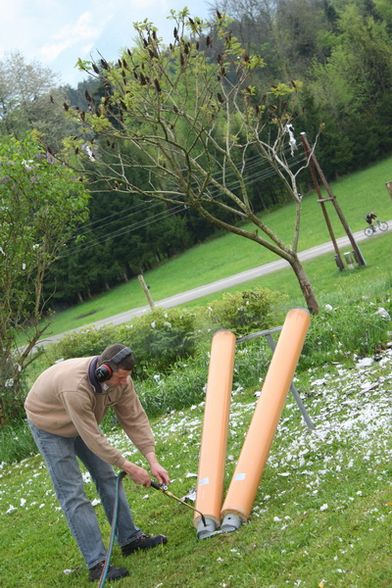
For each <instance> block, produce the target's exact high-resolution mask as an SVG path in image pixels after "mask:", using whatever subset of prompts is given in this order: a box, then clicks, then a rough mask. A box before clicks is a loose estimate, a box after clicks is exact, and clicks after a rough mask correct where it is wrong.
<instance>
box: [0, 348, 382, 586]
mask: <svg viewBox="0 0 392 588" xmlns="http://www.w3.org/2000/svg"><path fill="white" fill-rule="evenodd" d="M379 359H380V358H379ZM368 363H369V364H371V365H367V364H366V362H364V361H363V360H362V361H357V363H356V364H355V363H354V365H353V367H351V368H350V367H347V366H343V365H339V364H330V365H328V364H326V365H325V366H323V367H322V368H318V369H313V368H312V369H309V370H307V371H304V372H302V373H301V375H300V377H299V378H298V379H297V381H296V385H297V387H298V389H299V390H300V392H301V395H302V397H303V399H304V402H305V404H306V406H307V409H308V411H309V413H310V415H311V416H312V419H313V420H314V422H315V424H316V427H317V428H316V430H315V431H314V432H311V431H309V430H308V429H307V428H306V427H305V426H304V424H303V422H302V420H301V417H300V414H299V411H298V409H297V407H296V405H295V403H294V401H293V400H292V398H289V400H288V402H287V405H286V408H285V410H284V413H283V417H282V419H281V421H280V424H279V426H278V431H277V435H276V438H275V440H274V443H273V446H272V451H271V454H270V458H269V460H268V463H267V466H266V469H265V472H264V475H263V478H262V481H261V484H260V486H259V490H258V493H257V496H256V499H255V503H254V508H253V511H252V514H251V516H250V519H249V522H248V523H247V524H245V525H243V526H242V527H241V528H240V529H239V530H238V531H236V532H235V533H232V534H228V535H220V536H216V537H214V538H211V539H208V540H204V541H199V540H197V538H196V533H195V529H194V528H193V516H192V513H191V512H190V511H189V510H188V509H186V508H184V507H182V506H181V505H179V504H177V503H176V502H174V501H173V500H171V499H170V498H167V497H165V496H163V495H162V494H161V493H158V492H156V491H155V490H153V489H145V488H139V487H136V486H135V485H134V484H133V483H132V482H130V481H129V480H126V481H124V486H125V489H126V492H127V495H128V496H129V500H130V502H131V504H132V508H133V511H134V514H135V519H136V521H137V523H138V524H139V525H140V526H141V527H142V528H143V529H144V530H145V531H146V532H164V533H166V534H167V535H168V539H169V541H168V544H167V546H165V547H164V548H158V549H155V550H152V551H150V552H148V553H139V554H135V555H133V556H131V557H130V558H129V559H123V558H122V556H121V554H120V551H119V548H118V547H117V546H115V548H114V552H113V558H112V561H113V563H115V564H117V565H125V566H126V567H128V568H129V570H130V577H129V578H125V579H124V580H122V581H119V582H118V583H117V584H116V585H117V586H119V588H120V587H121V586H124V587H125V586H129V587H131V586H133V587H134V586H143V587H145V588H180V587H181V588H182V587H184V586H185V587H187V588H249V587H252V586H253V587H255V588H283V587H285V586H291V587H296V586H301V587H303V588H315V587H319V588H347V587H350V588H389V587H390V586H391V585H392V569H391V565H390V563H391V560H390V555H391V554H390V546H391V522H392V520H391V519H392V502H391V500H392V497H391V490H392V488H391V457H392V444H391V433H392V419H391V418H390V417H391V407H390V390H391V386H392V375H391V374H392V349H389V350H386V351H385V352H384V355H383V357H382V359H381V360H380V361H378V362H374V361H373V362H372V360H371V359H369V362H368ZM255 402H256V399H255V397H254V389H252V390H244V389H243V388H242V386H241V382H238V381H235V382H234V391H233V396H232V406H231V420H230V435H229V447H228V454H227V475H226V482H225V483H226V486H227V485H228V483H229V481H230V478H231V475H232V472H233V469H234V465H235V462H236V459H237V457H238V455H239V451H240V448H241V445H242V442H243V435H244V432H245V431H246V430H247V427H248V424H249V421H250V418H251V415H252V413H253V410H254V406H255ZM203 408H204V405H203V403H201V404H199V405H195V406H193V407H192V408H190V409H187V410H183V411H178V412H174V411H173V412H172V413H171V414H169V415H166V416H164V417H162V418H160V419H158V420H156V421H155V422H154V423H153V426H154V431H155V435H156V438H157V442H158V446H157V450H158V454H159V455H160V458H161V460H162V462H163V463H164V464H165V465H166V467H167V468H168V470H169V472H170V474H171V478H172V484H171V487H170V489H171V491H172V492H173V493H174V494H175V495H177V496H180V497H181V496H183V495H185V494H186V493H187V492H188V491H189V490H190V489H191V488H192V486H194V485H195V477H194V476H195V474H196V473H197V468H198V455H199V444H200V434H201V426H202V418H203ZM111 441H112V442H113V443H114V444H115V445H116V446H118V447H119V448H121V449H123V450H124V449H128V450H129V451H130V454H131V455H132V454H133V449H132V448H131V447H130V446H129V445H130V444H129V442H128V441H127V440H126V438H125V437H124V436H123V435H122V434H120V433H113V434H112V435H111ZM131 459H133V460H136V459H137V457H136V456H134V457H131ZM140 463H142V462H140ZM0 484H1V490H0V523H1V524H0V545H1V552H2V566H1V567H2V573H1V586H4V588H21V587H25V586H29V587H31V588H44V587H48V586H50V587H56V586H58V587H62V588H63V587H64V588H66V587H69V588H71V587H72V588H74V587H75V586H78V587H80V588H83V587H84V586H86V588H87V586H89V585H91V584H90V583H89V582H88V581H87V574H86V571H85V569H84V565H83V562H82V561H81V557H80V555H79V553H78V551H77V549H76V547H75V545H74V544H73V541H72V539H71V537H70V534H69V532H68V530H67V528H66V525H65V522H64V519H63V516H62V513H61V512H60V511H59V507H58V504H57V501H56V499H55V497H54V495H53V491H52V488H51V485H50V483H49V480H48V476H47V473H46V469H45V467H44V465H43V463H42V460H41V458H40V457H38V456H36V457H33V458H28V459H25V460H24V461H22V462H21V463H19V464H13V465H6V464H1V465H0ZM86 488H87V492H88V495H89V497H90V499H94V498H96V493H95V490H94V487H93V484H92V483H91V481H90V482H88V481H87V483H86ZM96 512H97V515H98V517H99V519H100V522H101V526H102V528H103V530H104V536H105V540H106V541H107V540H108V536H109V531H110V530H109V526H108V524H107V523H106V522H105V521H104V516H103V511H102V506H101V505H100V504H98V505H97V506H96Z"/></svg>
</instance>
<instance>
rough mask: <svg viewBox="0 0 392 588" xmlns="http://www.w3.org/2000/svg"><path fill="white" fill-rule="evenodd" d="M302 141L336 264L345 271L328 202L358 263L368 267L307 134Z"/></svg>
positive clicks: (302, 135) (302, 137) (302, 136)
mask: <svg viewBox="0 0 392 588" xmlns="http://www.w3.org/2000/svg"><path fill="white" fill-rule="evenodd" d="M301 141H302V145H303V147H304V151H305V155H306V157H307V159H308V160H309V168H310V174H311V176H312V181H313V185H314V188H315V190H316V192H317V197H318V201H319V202H320V206H321V210H322V212H323V215H324V219H325V222H326V224H327V227H328V231H329V234H330V237H331V240H332V243H333V247H334V249H335V253H336V263H337V265H338V267H339V269H340V270H342V269H344V263H343V260H342V257H341V255H340V251H339V248H338V244H337V241H336V238H335V235H334V233H333V228H332V224H331V221H330V219H329V217H328V212H327V209H326V206H325V203H326V202H332V204H333V206H334V208H335V211H336V214H337V215H338V218H339V220H340V222H341V224H342V226H343V228H344V230H345V232H346V235H347V237H348V239H349V241H350V243H351V246H352V248H353V253H354V257H355V260H356V262H357V263H358V265H361V266H365V265H366V262H365V259H364V257H363V255H362V253H361V251H360V249H359V247H358V245H357V243H356V241H355V239H354V235H353V234H352V232H351V229H350V227H349V225H348V223H347V221H346V219H345V216H344V214H343V211H342V209H341V208H340V206H339V204H338V202H337V200H336V197H335V195H334V194H333V192H332V190H331V187H330V185H329V184H328V182H327V180H326V178H325V176H324V173H323V170H322V169H321V167H320V164H319V162H318V161H317V158H316V156H315V154H314V150H313V149H312V148H311V146H310V144H309V141H308V139H307V137H306V133H305V132H302V133H301ZM320 183H321V184H322V185H323V186H324V188H325V190H326V192H327V194H328V197H327V198H323V196H322V193H321V188H320Z"/></svg>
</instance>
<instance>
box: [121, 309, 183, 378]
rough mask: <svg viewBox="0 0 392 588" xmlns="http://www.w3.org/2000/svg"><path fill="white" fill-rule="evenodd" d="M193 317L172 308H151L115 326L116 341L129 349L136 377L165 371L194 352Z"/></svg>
mask: <svg viewBox="0 0 392 588" xmlns="http://www.w3.org/2000/svg"><path fill="white" fill-rule="evenodd" d="M194 331H195V314H194V313H193V312H191V311H187V310H179V309H176V308H173V309H170V310H165V309H162V308H159V309H155V310H153V311H152V312H149V313H148V314H145V315H143V316H141V317H138V318H137V319H135V320H133V321H132V322H131V323H127V324H126V325H123V326H120V327H118V330H117V333H118V338H119V341H121V342H122V343H125V344H126V345H129V346H130V347H132V349H133V350H134V352H135V355H136V359H137V374H138V375H139V376H141V375H143V374H148V373H149V372H151V371H153V372H154V371H163V372H166V371H167V370H168V369H169V367H170V366H171V365H173V364H174V363H175V362H176V361H178V360H179V359H181V358H186V357H188V356H189V355H192V353H193V352H194V350H195V337H194Z"/></svg>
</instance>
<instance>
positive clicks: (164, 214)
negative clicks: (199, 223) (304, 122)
mask: <svg viewBox="0 0 392 588" xmlns="http://www.w3.org/2000/svg"><path fill="white" fill-rule="evenodd" d="M254 159H258V158H257V157H256V158H254ZM301 161H304V156H303V154H302V155H300V156H297V157H296V158H293V161H292V165H295V164H297V163H300V162H301ZM256 167H258V166H257V165H256V164H255V163H254V164H252V165H251V166H250V167H249V168H248V171H249V169H255V168H256ZM233 175H234V174H233ZM274 175H276V171H275V170H274V169H273V168H266V169H265V171H264V173H260V172H256V173H253V174H252V175H250V176H246V177H245V183H246V184H247V185H251V184H253V183H255V182H256V181H260V180H262V179H266V178H268V177H272V176H274ZM239 185H240V180H239V179H238V180H236V182H233V183H232V185H231V187H230V189H231V190H233V189H235V188H236V187H237V186H239ZM214 192H215V196H217V195H218V194H219V193H220V192H219V188H213V189H212V190H211V197H212V198H214ZM152 204H153V203H152ZM157 204H159V202H158V203H157ZM186 209H187V206H186V204H185V203H184V204H182V205H177V206H175V207H174V208H172V209H169V210H164V211H161V212H159V213H157V214H155V215H153V216H151V217H149V218H146V219H143V220H141V221H137V222H135V223H133V224H131V225H128V226H126V227H121V228H119V229H118V230H117V231H114V232H112V233H111V234H110V235H102V236H101V237H100V238H97V239H93V240H90V242H87V244H86V246H84V247H82V248H81V249H79V253H84V252H85V251H88V250H89V249H91V248H93V247H96V246H97V245H100V244H102V243H105V242H107V241H109V240H111V239H113V238H115V237H118V236H121V235H124V234H127V233H130V232H134V231H136V230H138V229H141V228H144V227H145V226H148V225H151V224H154V223H156V222H158V221H162V220H166V219H168V218H170V217H172V216H174V215H177V214H179V213H180V212H181V211H183V210H186ZM132 215H133V213H131V214H130V215H127V216H126V217H124V218H127V217H128V216H132ZM74 252H75V249H73V250H72V251H68V252H67V253H66V254H64V255H62V256H60V259H66V258H68V257H71V256H72V255H73V254H74Z"/></svg>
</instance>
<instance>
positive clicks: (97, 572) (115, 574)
mask: <svg viewBox="0 0 392 588" xmlns="http://www.w3.org/2000/svg"><path fill="white" fill-rule="evenodd" d="M104 566H105V562H104V561H100V562H99V563H97V565H96V566H94V567H93V568H90V569H89V573H88V577H89V580H90V581H91V582H96V581H97V580H99V579H100V577H101V575H102V570H103V568H104ZM125 576H129V572H128V570H127V569H125V568H115V567H114V566H109V570H108V573H107V575H106V579H107V581H108V582H114V580H120V579H121V578H125Z"/></svg>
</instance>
